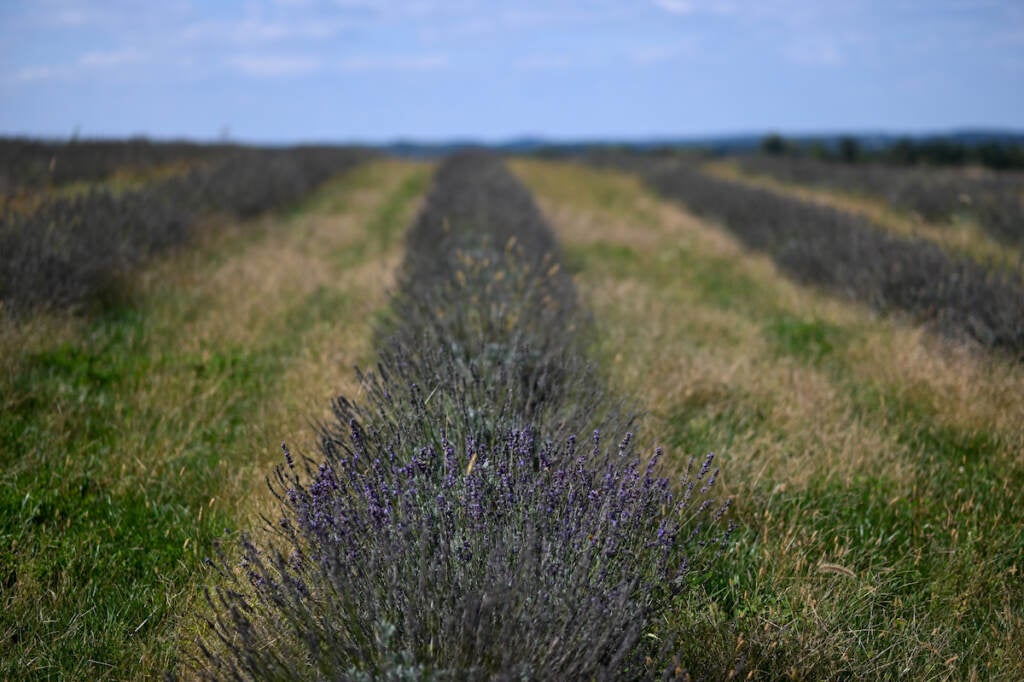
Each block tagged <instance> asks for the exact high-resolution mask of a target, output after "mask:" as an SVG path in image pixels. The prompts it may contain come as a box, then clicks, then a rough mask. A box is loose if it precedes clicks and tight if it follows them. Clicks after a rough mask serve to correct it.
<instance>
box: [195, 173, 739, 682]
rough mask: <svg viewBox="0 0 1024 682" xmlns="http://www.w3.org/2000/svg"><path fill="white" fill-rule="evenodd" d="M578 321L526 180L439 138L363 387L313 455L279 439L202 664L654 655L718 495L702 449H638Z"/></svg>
mask: <svg viewBox="0 0 1024 682" xmlns="http://www.w3.org/2000/svg"><path fill="white" fill-rule="evenodd" d="M592 325H593V322H592V321H591V320H589V319H588V317H587V315H586V313H585V312H584V311H582V310H581V308H580V306H579V304H578V302H577V296H576V293H575V291H574V287H573V283H572V281H571V279H570V278H569V277H568V276H567V275H566V274H565V272H564V271H563V269H562V268H561V261H560V256H559V249H558V245H557V243H556V241H555V239H554V237H553V235H552V233H551V231H550V229H549V227H548V226H547V224H546V223H545V221H544V220H543V218H542V217H541V215H540V213H539V212H538V210H537V208H536V206H535V205H534V204H533V202H532V200H531V198H530V196H529V194H528V192H527V190H526V189H525V188H524V187H523V186H522V185H521V184H520V183H519V182H518V181H517V180H515V179H514V178H513V177H512V176H511V175H510V174H509V173H508V171H507V170H506V169H505V168H504V166H503V165H502V164H501V162H500V160H498V159H497V158H496V157H493V156H490V155H487V154H484V153H463V154H460V155H457V156H455V157H453V158H451V159H450V160H448V161H447V162H446V163H445V164H444V165H443V166H442V167H441V169H440V170H439V172H438V175H437V178H436V181H435V185H434V188H433V190H432V192H431V194H430V196H429V198H428V201H427V204H426V207H425V208H424V210H423V211H422V213H421V215H420V216H419V218H418V220H417V221H416V223H415V224H414V225H413V227H412V229H411V231H410V233H409V235H408V251H407V256H406V260H405V264H404V266H403V269H402V271H401V279H400V287H399V290H398V292H397V293H396V295H395V297H394V300H393V304H392V306H391V312H390V316H389V318H388V320H387V321H385V322H384V323H382V324H381V325H379V329H378V335H377V342H378V365H377V367H376V369H375V371H373V372H371V373H367V374H364V375H362V379H363V385H364V388H365V397H364V401H363V403H362V405H360V406H356V405H354V404H352V403H350V402H349V401H347V400H345V399H338V400H337V401H336V402H335V403H334V408H335V409H334V412H335V419H334V420H333V421H332V422H331V423H328V424H324V425H322V426H321V428H320V436H321V446H320V452H318V453H317V454H316V455H315V456H314V457H313V458H311V459H308V460H306V461H305V462H297V461H296V459H295V457H293V455H292V454H291V453H290V452H288V451H287V449H286V451H285V454H286V459H287V464H286V465H282V467H281V468H279V470H278V471H277V475H276V478H275V479H274V481H273V484H272V488H273V489H274V490H275V491H276V492H277V494H278V496H279V498H280V499H281V505H282V515H281V518H280V519H278V520H277V521H276V522H275V523H273V524H272V525H271V527H272V529H273V530H274V532H275V533H276V536H275V539H271V540H268V541H266V542H265V543H262V544H263V546H262V547H258V546H257V545H256V544H255V543H253V542H251V541H247V542H245V543H244V549H243V554H244V560H243V563H242V566H243V570H242V571H241V572H234V571H231V570H228V569H225V568H219V567H218V568H217V570H218V571H219V572H220V573H221V579H222V580H223V581H226V586H222V587H221V588H220V589H219V590H218V591H217V592H216V593H214V594H213V595H212V596H211V603H212V605H213V607H214V609H215V612H216V613H217V616H216V618H215V619H214V622H212V623H211V631H210V634H209V635H208V637H207V639H206V641H205V642H204V643H203V645H202V650H203V652H204V656H203V657H202V660H201V661H200V671H201V672H202V674H203V675H205V676H207V677H211V678H233V679H263V678H278V677H280V678H295V677H301V678H306V677H309V678H312V677H324V678H330V679H341V678H344V679H399V678H401V679H406V678H408V679H426V678H431V679H433V678H439V679H448V678H452V679H485V678H486V679H491V678H495V677H497V678H511V677H515V678H523V679H594V678H602V679H604V678H610V677H616V678H620V677H629V678H636V677H641V676H642V677H646V676H649V675H651V674H652V673H655V672H657V673H660V672H661V671H662V670H665V669H667V667H668V666H669V665H670V664H672V657H673V651H674V648H675V647H674V644H673V643H674V642H678V641H679V640H678V639H677V637H678V636H679V633H680V631H679V628H681V627H684V622H685V619H683V618H681V617H679V616H678V614H676V616H675V617H673V618H669V617H667V615H668V614H669V613H670V612H671V613H675V611H676V610H675V609H674V608H673V604H674V602H675V600H677V599H679V598H681V597H680V595H681V594H682V593H683V592H684V591H685V590H686V589H687V587H688V586H690V585H692V584H693V583H694V581H697V580H699V579H700V577H701V576H702V575H704V571H705V570H706V569H707V568H708V566H709V565H710V562H709V558H710V557H711V556H713V555H714V554H715V553H716V552H717V551H718V550H719V549H720V548H722V547H723V546H724V544H725V542H726V539H727V537H728V532H729V529H728V528H722V527H720V526H723V525H724V524H720V523H719V522H720V520H721V518H722V515H723V512H724V511H725V507H724V506H722V505H720V504H713V503H712V502H711V498H709V497H708V496H707V493H708V491H709V489H710V488H711V486H712V483H713V481H714V477H715V473H716V472H715V471H713V470H712V467H711V460H710V458H708V459H706V460H705V461H704V462H703V465H702V466H701V465H699V463H698V466H696V467H694V466H693V462H692V461H691V465H690V468H688V469H687V471H686V474H685V477H684V479H683V481H682V487H681V488H680V487H678V486H675V485H671V484H670V482H669V481H668V480H667V479H666V478H664V477H663V476H662V475H661V473H660V471H661V464H660V463H659V459H660V453H657V454H654V455H653V457H651V458H642V457H641V456H640V454H639V453H638V452H637V449H636V448H635V446H634V444H633V437H632V436H631V435H630V434H629V433H628V432H627V431H626V430H627V429H628V428H630V425H631V424H632V423H633V422H634V419H633V417H632V415H633V412H632V410H631V409H630V405H629V404H628V402H626V401H623V400H620V399H618V398H616V397H615V396H613V395H612V393H611V392H610V391H609V390H608V389H607V388H606V386H605V385H604V383H603V382H602V380H601V377H600V376H599V375H598V373H597V372H596V371H595V370H594V368H593V367H591V366H590V365H589V363H588V362H587V361H586V357H585V350H586V343H587V335H588V334H589V333H591V328H592ZM574 434H581V437H580V438H579V439H577V437H576V435H574ZM613 434H617V435H616V436H615V437H614V439H612V440H609V438H608V437H609V436H610V435H613ZM214 565H215V566H223V565H224V562H220V563H215V564H214ZM657 642H661V644H656V643H657Z"/></svg>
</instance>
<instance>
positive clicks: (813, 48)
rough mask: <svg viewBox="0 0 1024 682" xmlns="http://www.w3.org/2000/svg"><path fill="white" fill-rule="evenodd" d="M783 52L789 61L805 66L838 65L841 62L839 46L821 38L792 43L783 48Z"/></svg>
mask: <svg viewBox="0 0 1024 682" xmlns="http://www.w3.org/2000/svg"><path fill="white" fill-rule="evenodd" d="M783 54H784V55H785V56H786V57H787V58H788V59H789V60H790V61H793V62H796V63H797V64H804V65H807V66H839V65H840V64H842V63H843V55H842V53H841V52H840V51H839V46H838V45H836V44H834V43H830V42H825V41H822V40H818V41H813V42H796V43H793V44H791V45H789V46H787V47H786V48H785V49H784V50H783Z"/></svg>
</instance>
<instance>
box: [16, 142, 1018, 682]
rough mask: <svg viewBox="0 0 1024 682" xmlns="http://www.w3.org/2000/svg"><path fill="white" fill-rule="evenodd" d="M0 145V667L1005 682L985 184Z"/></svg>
mask: <svg viewBox="0 0 1024 682" xmlns="http://www.w3.org/2000/svg"><path fill="white" fill-rule="evenodd" d="M20 144H21V146H16V145H11V146H10V147H9V148H6V151H5V154H6V156H4V155H0V161H2V162H3V163H6V164H7V166H5V171H4V173H5V174H4V175H2V176H0V177H4V178H14V179H18V178H20V179H19V180H14V179H10V180H7V181H5V184H3V185H2V186H0V190H2V191H3V192H4V195H3V196H4V199H3V201H4V203H3V213H2V220H0V297H2V301H3V305H2V308H0V401H2V405H3V409H2V411H0V458H2V461H3V468H2V474H0V535H2V541H0V585H2V589H3V592H2V594H3V600H4V607H5V608H4V610H3V615H2V616H0V677H3V678H5V679H6V678H12V679H23V678H24V679H27V678H39V679H140V678H150V677H167V678H172V679H196V678H198V679H216V680H219V679H253V680H264V679H358V680H376V679H396V680H397V679H513V678H515V679H543V680H546V679H766V680H767V679H865V678H866V679H896V678H905V679H1016V678H1019V677H1021V676H1024V667H1022V663H1021V661H1024V582H1022V581H1021V579H1020V572H1021V571H1024V532H1022V530H1021V529H1022V528H1024V512H1022V511H1021V509H1020V505H1019V504H1018V501H1019V500H1020V499H1021V495H1022V494H1024V460H1022V459H1021V455H1022V453H1024V399H1022V398H1021V396H1024V365H1022V363H1021V360H1022V359H1024V285H1022V283H1021V276H1020V271H1019V269H1015V268H1014V267H1013V266H1012V265H1008V263H1012V260H1007V259H1003V260H998V261H997V260H996V259H993V258H984V257H981V256H983V255H984V254H991V253H993V248H995V247H993V243H998V244H1000V245H1003V246H1006V247H1007V248H1016V244H1017V242H1016V241H1015V237H1013V236H1012V235H1013V234H1014V229H1012V228H1007V227H1006V225H1007V224H1009V223H1012V222H1013V221H1014V220H1015V218H1014V217H1013V216H1012V215H1005V216H1001V217H1000V218H999V219H990V218H988V217H979V218H976V219H975V218H972V220H978V221H979V225H981V226H983V227H984V229H981V228H979V229H976V230H969V231H960V232H959V233H958V235H959V236H958V237H957V238H956V239H951V238H946V237H944V236H943V235H944V234H946V232H945V231H944V230H946V229H947V228H941V226H938V224H937V223H935V224H932V223H929V225H927V226H924V227H922V226H921V225H918V224H916V223H915V224H913V225H912V224H911V221H912V220H914V219H912V218H910V217H908V216H907V215H906V214H903V213H900V212H899V210H896V209H893V207H892V206H890V205H888V204H886V205H884V206H883V200H882V199H881V198H878V197H877V196H875V195H874V194H872V193H871V192H869V191H866V190H865V191H863V192H861V190H860V189H859V188H853V187H851V188H850V189H852V190H855V191H857V192H861V193H860V194H858V195H857V202H860V203H856V205H854V204H852V203H851V201H852V200H850V199H849V196H848V195H845V194H842V193H840V192H833V193H826V192H822V191H819V190H820V188H819V189H816V190H815V191H816V192H818V193H816V194H813V195H812V194H810V193H809V190H806V188H805V187H804V188H802V185H801V183H803V184H814V185H815V186H817V183H810V182H807V183H805V180H804V179H803V177H802V176H801V177H800V178H797V177H795V176H794V177H791V178H788V179H787V181H786V182H782V181H778V182H775V183H774V184H772V183H767V182H766V181H764V180H763V178H762V176H761V175H758V174H759V173H762V174H763V172H764V168H762V167H761V166H758V165H757V162H750V163H744V164H732V165H730V164H729V163H726V164H722V163H717V164H708V163H706V162H705V161H702V160H698V159H694V158H692V157H689V156H686V155H667V156H666V155H664V154H661V155H659V154H640V153H632V154H625V153H622V152H621V151H620V152H616V153H614V154H598V155H593V154H591V155H586V156H578V157H574V159H573V160H552V159H550V158H541V157H539V156H528V155H524V156H518V157H512V156H507V157H502V156H500V155H498V154H497V153H495V152H491V151H485V150H481V149H469V150H463V151H459V152H455V153H452V154H449V155H446V156H445V157H444V158H438V159H433V160H430V161H422V160H409V159H403V158H396V157H392V156H388V155H387V154H386V153H384V152H382V151H380V150H371V149H363V148H332V147H298V148H290V149H273V150H270V149H258V148H236V147H234V146H231V145H214V146H210V147H204V146H201V145H195V146H189V145H178V146H167V147H161V146H159V145H158V146H156V147H153V148H151V147H147V146H145V145H142V146H140V145H138V144H135V145H134V146H133V145H130V144H126V145H125V146H124V147H118V146H117V145H113V144H111V145H106V146H100V147H97V148H96V149H93V150H91V151H90V152H89V153H90V154H92V156H91V157H90V156H89V154H86V153H83V152H81V150H76V154H79V155H78V156H74V157H72V158H69V160H68V163H67V165H66V168H65V167H64V166H61V168H62V169H63V170H62V175H60V176H59V177H58V176H56V175H55V174H54V173H53V172H52V169H51V170H45V169H46V168H48V166H47V163H49V162H47V161H46V158H47V157H49V158H51V159H52V158H54V155H55V154H58V153H59V150H57V151H55V150H54V149H51V148H43V147H42V146H39V145H37V146H32V145H26V144H24V143H20ZM90 158H91V159H92V162H90ZM4 159H16V160H17V164H15V163H14V161H4ZM767 163H768V162H765V164H766V166H765V167H767ZM26 169H29V170H26ZM76 169H78V170H76ZM29 171H31V172H29ZM801 172H803V171H801ZM936 173H937V174H936V175H934V176H932V175H928V173H927V172H926V171H924V170H922V171H921V173H919V174H917V175H915V176H914V182H915V183H918V184H917V185H915V187H917V186H924V185H927V183H928V182H929V179H930V178H934V180H935V182H936V183H939V185H940V186H944V185H942V184H941V183H944V182H946V180H945V179H944V178H946V175H942V174H938V172H937V171H936ZM1005 177H1007V178H1009V177H1011V176H1010V175H1007V176H1005ZM22 180H23V181H22ZM833 182H840V180H833V179H829V180H827V181H825V180H822V184H826V185H828V186H829V187H831V186H832V185H831V183H833ZM759 183H760V184H759ZM1007 183H1009V180H1007V181H1006V183H1002V182H993V183H990V184H992V186H996V185H998V186H999V187H1003V186H1004V185H1005V184H1007ZM987 186H988V185H986V187H987ZM979 191H981V190H979ZM986 191H987V190H986ZM986 196H987V195H986ZM1000 196H1002V195H1000ZM980 203H981V202H980V201H979V202H978V204H979V205H980ZM986 205H987V204H986ZM993 205H994V204H993ZM1000 205H1005V206H1015V205H1014V204H1013V202H1012V201H1009V200H1007V201H1006V202H1004V204H1000ZM986 210H988V209H986ZM991 210H992V211H998V210H1001V209H999V208H998V207H996V208H992V209H991ZM986 215H987V214H986ZM933 219H934V220H940V218H934V217H933ZM990 226H992V227H990ZM933 228H934V229H933ZM940 228H941V229H940ZM949 229H952V228H949Z"/></svg>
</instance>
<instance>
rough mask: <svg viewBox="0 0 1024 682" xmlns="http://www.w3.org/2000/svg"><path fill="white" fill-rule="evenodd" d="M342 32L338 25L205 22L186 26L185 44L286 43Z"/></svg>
mask: <svg viewBox="0 0 1024 682" xmlns="http://www.w3.org/2000/svg"><path fill="white" fill-rule="evenodd" d="M342 28H344V24H342V23H340V22H337V21H307V22H291V23H289V22H272V21H263V20H260V19H244V20H242V21H234V22H227V21H204V22H199V23H195V24H192V25H190V26H187V27H186V28H185V30H184V31H183V32H182V37H183V38H184V39H185V40H193V41H199V40H209V41H217V42H230V43H236V44H241V45H249V44H255V43H268V42H277V41H286V40H322V39H325V38H330V37H332V36H334V35H336V34H337V33H338V32H339V31H341V30H342Z"/></svg>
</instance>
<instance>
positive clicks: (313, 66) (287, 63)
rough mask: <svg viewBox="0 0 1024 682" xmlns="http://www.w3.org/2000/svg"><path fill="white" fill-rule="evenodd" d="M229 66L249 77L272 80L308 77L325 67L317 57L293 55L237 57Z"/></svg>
mask: <svg viewBox="0 0 1024 682" xmlns="http://www.w3.org/2000/svg"><path fill="white" fill-rule="evenodd" d="M227 64H228V66H230V67H232V68H234V69H236V70H237V71H239V72H241V73H243V74H245V75H247V76H259V77H270V78H277V77H281V76H299V75H308V74H311V73H313V72H315V71H318V70H320V68H321V67H322V66H323V63H322V61H321V60H320V59H319V58H317V57H308V56H293V55H235V56H232V57H229V58H228V59H227Z"/></svg>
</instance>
